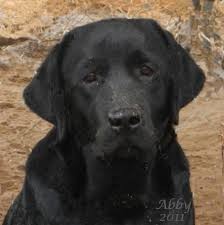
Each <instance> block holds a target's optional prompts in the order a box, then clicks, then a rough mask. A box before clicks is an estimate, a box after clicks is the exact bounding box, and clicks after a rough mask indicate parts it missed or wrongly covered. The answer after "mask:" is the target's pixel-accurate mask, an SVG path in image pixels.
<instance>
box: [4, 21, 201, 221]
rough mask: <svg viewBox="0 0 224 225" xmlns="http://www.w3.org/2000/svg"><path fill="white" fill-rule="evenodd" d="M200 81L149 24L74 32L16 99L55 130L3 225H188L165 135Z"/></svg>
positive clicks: (177, 152) (184, 179) (183, 191)
mask: <svg viewBox="0 0 224 225" xmlns="http://www.w3.org/2000/svg"><path fill="white" fill-rule="evenodd" d="M204 81H205V77H204V74H203V72H202V70H201V69H200V68H199V67H198V66H197V65H196V63H195V62H194V61H193V60H192V58H191V57H190V56H189V54H188V53H187V52H186V51H185V50H184V49H183V48H182V47H181V46H180V45H179V44H177V42H176V41H175V40H174V38H173V36H172V35H171V34H170V33H169V32H168V31H165V30H163V29H162V28H161V27H160V26H159V25H158V24H157V22H155V21H154V20H151V19H109V20H103V21H99V22H94V23H91V24H88V25H85V26H82V27H78V28H75V29H74V30H72V31H70V32H69V33H67V34H66V35H65V36H64V38H63V39H62V41H61V42H60V43H59V44H57V45H56V46H55V47H54V48H53V50H52V51H51V52H50V54H49V55H48V57H47V58H46V60H45V61H44V62H43V64H42V65H41V66H40V68H39V70H38V71H37V74H36V75H35V76H34V78H33V80H32V81H31V83H30V84H29V85H28V86H27V87H26V88H25V90H24V99H25V102H26V104H27V105H28V106H29V108H30V109H31V110H32V111H33V112H34V113H36V114H37V115H39V116H40V117H42V118H43V119H45V120H47V121H49V122H51V123H52V124H53V125H54V128H53V129H52V130H51V131H50V132H49V133H48V135H47V136H46V137H45V138H44V139H42V140H41V141H40V142H39V143H38V144H37V145H36V146H35V148H34V149H33V151H32V153H31V154H30V156H29V158H28V161H27V164H26V177H25V181H24V186H23V188H22V191H21V193H20V194H19V195H18V197H17V198H16V200H15V201H14V203H13V205H12V206H11V208H10V210H9V211H8V214H7V216H6V218H5V221H4V223H3V224H4V225H120V224H122V225H146V224H152V225H156V224H158V225H159V224H166V225H177V224H178V225H193V224H194V223H195V222H194V220H195V219H194V206H193V202H192V192H191V190H190V184H189V165H188V161H187V159H186V157H185V155H184V153H183V151H182V149H181V147H180V145H179V144H178V142H177V139H176V135H175V131H174V128H173V127H174V125H176V124H178V113H179V110H180V109H181V108H182V107H184V106H185V105H187V104H188V103H189V102H190V101H192V100H193V99H194V97H196V96H197V95H198V93H199V92H200V90H201V89H202V87H203V83H204Z"/></svg>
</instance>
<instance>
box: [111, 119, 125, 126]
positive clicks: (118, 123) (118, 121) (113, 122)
mask: <svg viewBox="0 0 224 225" xmlns="http://www.w3.org/2000/svg"><path fill="white" fill-rule="evenodd" d="M109 122H110V125H111V126H112V127H121V126H122V119H120V118H109Z"/></svg>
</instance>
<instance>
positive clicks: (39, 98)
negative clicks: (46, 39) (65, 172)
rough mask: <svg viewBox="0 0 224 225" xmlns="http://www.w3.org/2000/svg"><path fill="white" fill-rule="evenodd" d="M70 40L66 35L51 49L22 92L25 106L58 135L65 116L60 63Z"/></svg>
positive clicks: (61, 130) (61, 131) (62, 126)
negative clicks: (53, 126)
mask: <svg viewBox="0 0 224 225" xmlns="http://www.w3.org/2000/svg"><path fill="white" fill-rule="evenodd" d="M70 38H71V35H69V33H68V34H66V35H65V36H64V38H63V39H62V41H61V42H60V43H59V44H56V45H55V46H54V47H53V49H52V50H51V51H50V53H49V54H48V56H47V57H46V59H45V60H44V62H43V63H42V64H41V66H40V67H39V69H38V70H37V72H36V74H35V75H34V77H33V79H32V81H31V82H30V83H29V84H28V86H27V87H26V88H25V90H24V92H23V97H24V100H25V103H26V105H28V107H29V108H30V109H31V110H32V111H33V112H34V113H36V114H37V115H38V116H40V117H41V118H43V119H45V120H47V121H48V122H50V123H52V124H54V125H55V126H56V127H57V130H58V131H59V132H60V133H63V129H65V128H64V125H65V124H64V122H63V121H62V120H63V117H65V115H63V114H64V88H63V86H64V81H63V77H62V74H61V63H62V59H63V53H64V51H65V47H66V45H67V44H68V43H69V42H70ZM59 136H60V134H59Z"/></svg>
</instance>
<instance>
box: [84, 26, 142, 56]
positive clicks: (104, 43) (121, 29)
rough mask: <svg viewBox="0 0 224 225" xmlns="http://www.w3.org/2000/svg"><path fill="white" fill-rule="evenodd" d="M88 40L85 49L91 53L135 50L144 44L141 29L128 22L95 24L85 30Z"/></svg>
mask: <svg viewBox="0 0 224 225" xmlns="http://www.w3.org/2000/svg"><path fill="white" fill-rule="evenodd" d="M87 35H88V42H86V45H85V50H86V51H87V52H90V51H92V52H93V53H96V52H98V53H99V54H101V53H104V54H105V53H106V54H107V55H108V54H109V53H114V52H117V53H119V52H122V51H125V52H126V51H128V50H133V49H134V50H137V49H140V48H143V47H144V45H145V35H144V33H143V32H142V31H140V30H138V29H137V28H136V27H134V26H132V25H131V24H128V23H118V24H116V23H115V24H113V23H108V24H103V25H101V24H97V25H96V26H94V28H93V29H92V30H89V32H87Z"/></svg>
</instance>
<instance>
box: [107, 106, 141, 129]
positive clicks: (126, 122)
mask: <svg viewBox="0 0 224 225" xmlns="http://www.w3.org/2000/svg"><path fill="white" fill-rule="evenodd" d="M108 120H109V124H110V126H111V128H112V129H113V130H117V131H119V130H121V129H131V130H134V129H136V128H138V127H139V126H140V125H141V115H140V112H138V110H136V109H134V108H124V109H119V110H115V111H112V112H110V113H109V114H108Z"/></svg>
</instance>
